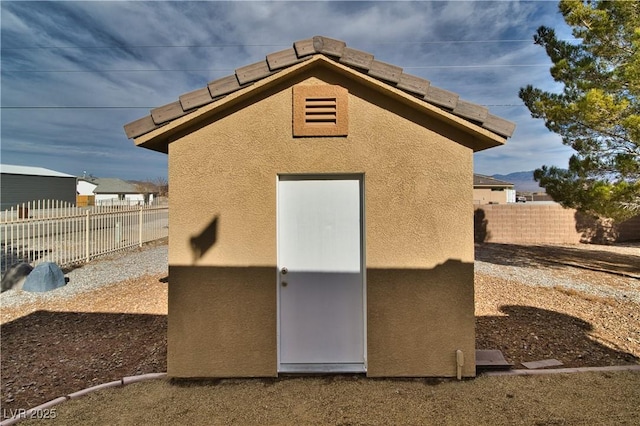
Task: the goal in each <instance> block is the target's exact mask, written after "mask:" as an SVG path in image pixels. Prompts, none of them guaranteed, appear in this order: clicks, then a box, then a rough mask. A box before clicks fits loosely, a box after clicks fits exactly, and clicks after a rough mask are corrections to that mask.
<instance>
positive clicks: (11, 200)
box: [0, 164, 76, 210]
mask: <svg viewBox="0 0 640 426" xmlns="http://www.w3.org/2000/svg"><path fill="white" fill-rule="evenodd" d="M0 188H1V189H0V200H1V206H0V209H2V210H5V209H9V208H11V207H16V206H17V205H18V204H22V203H29V202H32V201H41V200H55V201H64V202H67V203H70V204H75V202H76V177H75V176H72V175H68V174H66V173H61V172H57V171H55V170H50V169H45V168H43V167H30V166H16V165H11V164H2V165H0Z"/></svg>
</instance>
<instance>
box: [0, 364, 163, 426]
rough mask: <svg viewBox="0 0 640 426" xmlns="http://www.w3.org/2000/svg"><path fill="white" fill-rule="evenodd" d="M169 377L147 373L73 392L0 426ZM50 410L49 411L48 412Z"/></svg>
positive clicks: (17, 415) (24, 412)
mask: <svg viewBox="0 0 640 426" xmlns="http://www.w3.org/2000/svg"><path fill="white" fill-rule="evenodd" d="M165 377H167V373H147V374H140V375H138V376H127V377H123V378H121V379H120V380H114V381H112V382H107V383H102V384H100V385H95V386H91V387H88V388H86V389H82V390H79V391H76V392H72V393H70V394H68V395H65V396H60V397H58V398H55V399H52V400H51V401H48V402H45V403H44V404H40V405H38V406H37V407H33V408H30V409H28V410H25V411H20V412H19V413H17V414H15V415H14V416H13V417H11V418H9V419H7V420H3V421H1V422H0V426H10V425H14V424H16V423H19V422H21V421H23V420H26V419H31V418H41V417H36V416H42V415H43V413H49V414H50V412H49V411H50V409H51V407H54V406H56V405H58V404H61V403H63V402H65V401H69V400H72V399H78V398H80V397H83V396H85V395H87V394H90V393H92V392H95V391H99V390H102V389H107V388H113V387H120V386H126V385H129V384H131V383H137V382H143V381H147V380H155V379H163V378H165ZM47 410H49V411H47Z"/></svg>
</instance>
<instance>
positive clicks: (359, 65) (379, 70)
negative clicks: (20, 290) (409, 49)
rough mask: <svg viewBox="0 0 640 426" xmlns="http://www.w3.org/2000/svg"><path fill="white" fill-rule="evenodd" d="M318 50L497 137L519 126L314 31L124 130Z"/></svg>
mask: <svg viewBox="0 0 640 426" xmlns="http://www.w3.org/2000/svg"><path fill="white" fill-rule="evenodd" d="M317 54H321V55H324V56H326V57H328V58H330V59H332V60H336V61H337V62H339V63H341V64H343V65H346V66H348V67H351V68H353V69H355V70H357V71H359V72H362V73H364V74H366V75H368V76H370V77H373V78H375V79H377V80H380V81H383V82H385V83H386V84H389V85H390V86H392V87H395V88H397V89H400V90H402V91H404V92H406V93H409V94H411V95H413V96H415V97H417V98H420V99H422V100H424V101H425V102H428V103H430V104H432V105H435V106H437V107H440V108H443V109H444V110H446V111H448V112H450V113H452V114H454V115H456V116H458V117H461V118H463V119H465V120H467V121H469V122H471V123H473V124H476V125H479V126H480V127H482V128H484V129H487V130H489V131H490V132H492V133H494V134H496V135H498V136H501V137H504V138H508V137H511V136H512V135H513V132H514V130H515V123H513V122H511V121H508V120H505V119H503V118H500V117H498V116H495V115H492V114H490V113H489V110H488V109H487V108H486V107H484V106H482V105H478V104H474V103H471V102H467V101H464V100H461V99H460V98H459V96H458V95H457V94H456V93H453V92H450V91H448V90H444V89H441V88H438V87H434V86H432V85H431V84H430V82H429V80H426V79H423V78H421V77H416V76H414V75H411V74H406V73H405V72H404V71H403V70H402V68H400V67H397V66H395V65H391V64H387V63H384V62H380V61H377V60H375V59H374V57H373V55H372V54H370V53H367V52H363V51H360V50H356V49H352V48H349V47H347V45H346V43H345V42H343V41H340V40H335V39H331V38H328V37H322V36H315V37H313V38H310V39H306V40H300V41H296V42H295V43H293V47H292V48H290V49H286V50H282V51H280V52H274V53H271V54H269V55H267V56H266V58H265V60H264V61H261V62H257V63H255V64H251V65H247V66H244V67H241V68H238V69H236V71H235V73H234V74H233V75H230V76H227V77H223V78H220V79H218V80H215V81H212V82H210V83H209V84H208V85H207V87H205V88H202V89H198V90H195V91H193V92H190V93H186V94H184V95H182V96H180V98H179V100H178V101H176V102H173V103H170V104H168V105H164V106H161V107H158V108H154V109H153V110H151V115H149V116H146V117H143V118H140V119H138V120H136V121H133V122H131V123H128V124H126V125H125V126H124V130H125V133H126V134H127V137H128V138H130V139H134V138H137V137H139V136H142V135H144V134H146V133H149V132H151V131H153V130H155V129H157V128H160V127H162V126H164V125H165V124H167V123H169V122H171V121H172V120H175V119H177V118H180V117H182V116H184V115H187V114H189V113H190V112H192V111H195V110H196V109H197V108H199V107H202V106H204V105H207V104H210V103H211V102H214V101H215V100H218V99H220V98H222V97H224V96H226V95H228V94H230V93H233V92H235V91H238V90H240V89H242V88H244V87H246V86H248V85H250V84H253V83H254V82H256V81H258V80H261V79H263V78H266V77H268V76H270V75H272V74H275V73H277V72H278V71H280V70H282V69H285V68H287V67H290V66H292V65H295V64H298V63H300V62H303V61H305V60H307V59H310V58H311V57H312V55H317Z"/></svg>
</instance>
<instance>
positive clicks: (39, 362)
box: [0, 311, 167, 410]
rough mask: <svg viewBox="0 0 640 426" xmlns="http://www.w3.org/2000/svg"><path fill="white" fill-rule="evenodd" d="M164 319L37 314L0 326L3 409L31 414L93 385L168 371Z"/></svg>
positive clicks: (139, 315) (106, 314) (135, 315)
mask: <svg viewBox="0 0 640 426" xmlns="http://www.w3.org/2000/svg"><path fill="white" fill-rule="evenodd" d="M166 336H167V319H166V316H165V315H142V314H110V313H76V312H50V311H37V312H34V313H32V314H30V315H26V316H24V317H21V318H19V319H17V320H14V321H11V322H8V323H6V324H3V325H2V326H0V340H1V341H0V344H1V346H2V353H1V354H0V363H1V377H2V383H1V395H2V401H1V405H2V408H3V409H4V410H10V409H20V408H24V409H28V408H32V407H35V406H37V405H39V404H42V403H44V402H46V401H50V400H52V399H54V398H57V397H59V396H63V395H66V394H68V393H72V392H75V391H78V390H81V389H84V388H87V387H90V386H94V385H97V384H101V383H106V382H110V381H113V380H118V379H121V378H122V377H124V376H133V375H138V374H144V373H154V372H158V371H166V368H167V367H166V359H167V349H166V347H167V343H166Z"/></svg>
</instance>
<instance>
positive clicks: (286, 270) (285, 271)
mask: <svg viewBox="0 0 640 426" xmlns="http://www.w3.org/2000/svg"><path fill="white" fill-rule="evenodd" d="M287 272H289V270H288V269H287V268H286V266H283V267H282V269H280V273H281V274H282V275H287Z"/></svg>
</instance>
